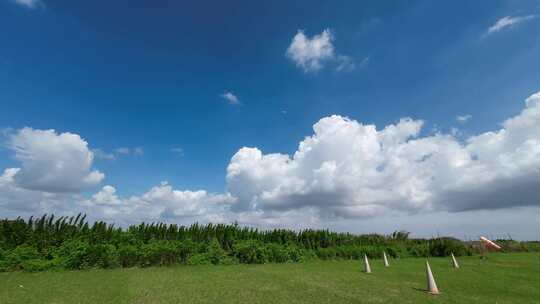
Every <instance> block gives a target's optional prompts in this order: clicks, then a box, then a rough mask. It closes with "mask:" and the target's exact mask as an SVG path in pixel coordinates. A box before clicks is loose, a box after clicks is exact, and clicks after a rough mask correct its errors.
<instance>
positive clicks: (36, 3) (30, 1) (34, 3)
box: [13, 0, 43, 9]
mask: <svg viewBox="0 0 540 304" xmlns="http://www.w3.org/2000/svg"><path fill="white" fill-rule="evenodd" d="M13 1H14V2H15V3H17V4H20V5H23V6H26V7H27V8H31V9H33V8H38V7H40V6H42V5H43V2H42V1H41V0H13Z"/></svg>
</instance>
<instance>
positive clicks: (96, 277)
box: [0, 253, 540, 304]
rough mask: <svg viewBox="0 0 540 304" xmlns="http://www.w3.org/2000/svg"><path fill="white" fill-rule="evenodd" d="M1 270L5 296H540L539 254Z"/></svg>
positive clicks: (150, 299)
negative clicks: (429, 283) (367, 263)
mask: <svg viewBox="0 0 540 304" xmlns="http://www.w3.org/2000/svg"><path fill="white" fill-rule="evenodd" d="M458 260H459V262H460V264H461V269H453V268H451V260H450V258H431V259H430V264H431V268H432V270H433V273H434V275H435V279H436V280H437V285H438V287H439V290H440V291H441V292H442V294H441V295H438V296H432V295H429V294H427V293H425V292H423V289H424V288H425V287H426V275H425V266H424V261H425V259H414V258H410V259H401V260H390V263H391V265H390V268H384V267H383V266H382V261H381V260H373V261H371V267H372V270H373V273H372V274H365V273H362V271H361V270H362V263H361V261H336V262H333V261H328V262H322V261H321V262H310V263H304V264H267V265H236V266H177V267H163V268H146V269H141V268H131V269H114V270H85V271H60V272H42V273H0V303H2V304H8V303H540V254H538V253H536V254H525V253H521V254H492V255H490V256H489V259H488V260H487V261H481V260H480V259H479V258H478V256H474V257H463V258H458Z"/></svg>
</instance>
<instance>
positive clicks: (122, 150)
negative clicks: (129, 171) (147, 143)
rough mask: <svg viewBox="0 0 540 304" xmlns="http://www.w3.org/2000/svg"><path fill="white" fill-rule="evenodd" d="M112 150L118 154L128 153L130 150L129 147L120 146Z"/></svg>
mask: <svg viewBox="0 0 540 304" xmlns="http://www.w3.org/2000/svg"><path fill="white" fill-rule="evenodd" d="M114 152H116V153H118V154H129V153H130V152H131V149H130V148H125V147H122V148H117V149H115V150H114Z"/></svg>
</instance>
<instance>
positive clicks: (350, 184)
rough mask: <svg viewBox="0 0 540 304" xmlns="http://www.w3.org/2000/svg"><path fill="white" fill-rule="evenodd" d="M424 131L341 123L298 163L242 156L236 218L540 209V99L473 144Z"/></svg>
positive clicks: (406, 124)
mask: <svg viewBox="0 0 540 304" xmlns="http://www.w3.org/2000/svg"><path fill="white" fill-rule="evenodd" d="M421 126H422V121H418V120H412V119H402V120H401V121H400V122H399V123H397V124H393V125H389V126H386V127H385V128H384V129H382V130H377V129H376V127H375V126H373V125H363V124H361V123H359V122H357V121H354V120H351V119H348V118H345V117H341V116H336V115H334V116H330V117H325V118H323V119H321V120H320V121H319V122H317V123H316V124H315V125H314V126H313V129H314V134H313V135H312V136H310V137H307V138H306V139H304V140H303V141H302V142H300V144H299V146H298V149H297V151H296V152H295V153H294V154H293V155H292V156H289V155H286V154H278V153H275V154H263V153H262V152H261V151H260V150H259V149H257V148H242V149H240V150H239V151H238V152H237V153H236V154H235V155H234V156H233V157H232V159H231V162H230V164H229V166H228V168H227V183H228V189H229V192H230V193H231V195H233V196H235V197H237V198H238V202H237V203H235V204H234V205H233V209H234V210H236V211H244V212H246V211H257V212H277V211H281V212H283V211H291V210H299V209H301V208H306V207H312V208H315V209H317V210H318V211H319V212H320V216H321V217H322V218H327V217H330V218H332V217H344V218H358V217H373V216H380V215H382V214H389V213H390V214H392V213H396V212H397V213H400V212H401V213H402V212H405V213H410V212H412V213H416V212H432V211H452V212H457V211H464V210H475V209H497V208H507V207H516V206H527V205H538V204H539V203H538V200H537V199H536V197H538V196H539V195H540V190H538V189H540V93H537V94H535V95H532V96H531V97H529V98H528V99H527V101H526V107H525V109H524V110H523V112H522V113H521V114H519V115H517V116H515V117H513V118H510V119H508V120H507V121H505V122H504V124H503V128H502V129H501V130H498V131H495V132H487V133H483V134H480V135H478V136H474V137H471V138H469V139H468V140H467V142H466V143H465V144H462V143H460V142H458V141H457V140H456V139H455V138H454V136H451V135H444V134H440V133H437V134H435V135H430V136H425V137H418V135H419V132H420V129H421ZM516 193H519V195H516Z"/></svg>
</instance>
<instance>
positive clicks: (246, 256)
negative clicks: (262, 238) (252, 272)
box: [233, 240, 270, 264]
mask: <svg viewBox="0 0 540 304" xmlns="http://www.w3.org/2000/svg"><path fill="white" fill-rule="evenodd" d="M268 251H269V250H268V248H267V247H266V246H264V244H261V243H260V242H258V241H254V240H248V241H241V242H238V243H236V244H234V245H233V254H234V256H235V257H236V258H237V259H238V260H239V261H240V263H245V264H264V263H268V262H269V255H270V254H269V252H268Z"/></svg>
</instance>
